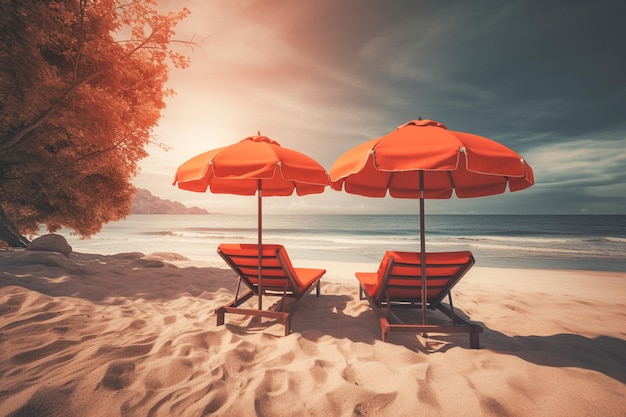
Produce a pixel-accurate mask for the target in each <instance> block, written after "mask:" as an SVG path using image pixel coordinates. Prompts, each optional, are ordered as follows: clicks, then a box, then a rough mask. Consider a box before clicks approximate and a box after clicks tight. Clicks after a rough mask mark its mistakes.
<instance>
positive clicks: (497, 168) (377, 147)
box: [329, 120, 534, 324]
mask: <svg viewBox="0 0 626 417" xmlns="http://www.w3.org/2000/svg"><path fill="white" fill-rule="evenodd" d="M329 173H330V179H331V187H332V188H333V189H335V190H337V191H341V190H345V191H346V192H348V193H351V194H359V195H363V196H367V197H384V196H386V195H387V192H389V195H390V196H391V197H395V198H419V199H420V251H421V254H422V259H425V255H426V245H425V232H424V199H447V198H450V197H451V196H452V193H453V192H454V194H456V196H457V197H459V198H471V197H483V196H489V195H495V194H501V193H504V192H505V191H506V189H507V186H508V188H509V190H510V191H519V190H523V189H525V188H528V187H530V186H531V185H533V184H534V176H533V171H532V169H531V167H530V166H529V165H528V164H527V163H526V162H525V161H524V158H522V157H521V156H520V155H519V154H517V153H515V152H514V151H512V150H511V149H509V148H507V147H506V146H504V145H502V144H500V143H498V142H495V141H493V140H491V139H487V138H484V137H481V136H477V135H474V134H471V133H464V132H456V131H452V130H448V128H447V127H446V126H445V125H444V124H442V123H440V122H437V121H434V120H412V121H410V122H408V123H405V124H403V125H402V126H398V127H397V128H396V129H395V130H394V131H392V132H390V133H388V134H387V135H385V136H382V137H380V138H377V139H373V140H370V141H368V142H365V143H362V144H361V145H358V146H356V147H354V148H352V149H351V150H349V151H348V152H346V153H345V154H343V155H342V156H340V157H339V158H338V159H337V160H336V161H335V162H334V164H333V165H332V166H331V168H330V172H329ZM422 283H423V285H422V300H426V270H425V267H424V264H422ZM422 313H423V314H422V316H423V320H424V324H426V303H425V302H423V303H422Z"/></svg>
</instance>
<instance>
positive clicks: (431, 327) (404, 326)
mask: <svg viewBox="0 0 626 417" xmlns="http://www.w3.org/2000/svg"><path fill="white" fill-rule="evenodd" d="M426 259H427V262H426V271H427V274H428V271H432V270H433V269H437V268H458V269H457V272H456V273H455V274H454V275H451V276H441V275H439V276H436V277H434V278H432V279H431V278H430V277H429V276H428V275H427V276H426V285H427V288H428V289H429V290H433V289H437V290H438V291H437V295H436V296H434V297H431V298H427V300H426V303H427V308H428V309H429V310H440V311H441V312H442V313H444V314H445V315H446V316H447V317H449V318H450V320H451V324H450V325H438V324H428V323H427V318H422V323H416V322H405V321H404V320H402V319H400V318H399V317H398V315H397V314H396V313H395V312H394V310H395V309H399V308H410V309H418V308H421V306H422V288H421V280H422V276H421V264H418V263H403V262H398V261H397V260H396V259H395V258H394V257H393V256H392V257H391V259H390V260H389V262H388V264H387V267H386V268H385V271H384V274H383V280H382V283H381V285H380V287H379V291H377V292H376V294H373V295H370V294H368V292H367V290H366V288H365V286H364V284H363V283H360V285H359V298H360V299H364V298H365V299H367V301H368V302H369V304H370V306H371V307H372V310H373V311H374V312H375V313H376V315H377V317H378V319H379V324H380V329H381V338H382V340H383V341H386V340H387V334H388V333H391V332H410V333H422V332H423V333H424V334H425V335H426V334H427V333H445V334H451V333H469V338H470V347H471V348H473V349H478V348H479V334H480V333H482V332H483V328H482V327H481V326H479V325H477V324H473V323H471V322H469V321H466V320H464V319H463V318H461V317H459V316H458V315H457V314H456V313H455V312H454V305H453V303H452V293H451V289H452V287H454V285H456V284H457V283H458V282H459V280H461V278H463V276H464V275H465V274H466V273H467V271H468V270H469V269H470V268H471V267H472V266H473V265H474V263H475V260H474V257H473V255H471V254H470V256H469V259H468V261H467V262H466V263H445V264H444V263H428V254H426ZM399 267H401V268H403V269H404V270H405V271H406V270H407V269H411V270H413V269H414V270H415V274H414V276H412V277H409V276H407V275H406V273H405V274H402V275H398V274H397V273H396V270H397V268H399ZM359 274H362V273H357V274H356V275H357V278H359ZM397 280H404V281H405V282H406V281H413V282H412V283H409V282H406V285H398V284H392V283H393V282H397ZM429 280H431V281H435V280H436V281H445V285H438V286H437V285H432V286H431V285H430V284H429ZM359 281H360V280H359ZM394 292H395V294H396V295H394ZM407 292H413V293H414V294H415V296H407V295H403V296H398V295H397V294H406V293H407ZM446 296H447V298H448V305H445V304H443V300H444V299H445V298H446Z"/></svg>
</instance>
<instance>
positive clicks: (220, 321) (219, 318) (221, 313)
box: [215, 307, 226, 326]
mask: <svg viewBox="0 0 626 417" xmlns="http://www.w3.org/2000/svg"><path fill="white" fill-rule="evenodd" d="M215 313H216V314H217V325H218V326H222V325H224V316H225V315H226V309H225V308H224V307H221V308H218V309H217V310H215Z"/></svg>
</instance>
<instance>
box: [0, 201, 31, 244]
mask: <svg viewBox="0 0 626 417" xmlns="http://www.w3.org/2000/svg"><path fill="white" fill-rule="evenodd" d="M0 240H3V241H5V242H6V243H8V244H9V246H12V247H14V248H25V247H26V246H27V245H28V244H29V243H30V242H29V240H28V239H26V238H25V237H24V236H22V235H21V234H20V232H19V231H18V230H17V229H16V228H15V226H14V225H13V222H12V221H11V220H10V219H9V218H8V217H7V215H6V213H5V212H4V209H3V208H2V206H1V205H0Z"/></svg>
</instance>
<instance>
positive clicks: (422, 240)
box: [419, 171, 428, 324]
mask: <svg viewBox="0 0 626 417" xmlns="http://www.w3.org/2000/svg"><path fill="white" fill-rule="evenodd" d="M419 176H420V251H421V252H420V256H421V262H420V263H421V265H422V324H426V322H427V320H426V303H427V298H426V295H427V294H428V291H427V288H426V286H427V284H426V232H425V231H424V227H425V223H426V222H425V220H424V171H420V172H419Z"/></svg>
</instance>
